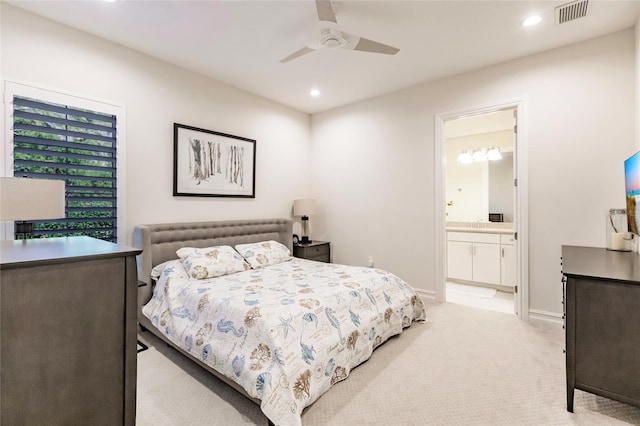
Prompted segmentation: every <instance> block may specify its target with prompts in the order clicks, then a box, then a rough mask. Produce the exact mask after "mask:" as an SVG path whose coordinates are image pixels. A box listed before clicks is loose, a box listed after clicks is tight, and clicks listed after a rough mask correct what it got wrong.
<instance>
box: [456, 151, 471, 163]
mask: <svg viewBox="0 0 640 426" xmlns="http://www.w3.org/2000/svg"><path fill="white" fill-rule="evenodd" d="M458 162H459V163H462V164H469V163H473V158H471V153H470V152H469V151H462V152H461V153H460V155H458Z"/></svg>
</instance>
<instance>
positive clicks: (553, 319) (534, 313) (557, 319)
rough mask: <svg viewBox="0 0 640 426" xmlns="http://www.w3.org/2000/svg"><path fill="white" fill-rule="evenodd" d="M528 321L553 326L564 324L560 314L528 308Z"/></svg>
mask: <svg viewBox="0 0 640 426" xmlns="http://www.w3.org/2000/svg"><path fill="white" fill-rule="evenodd" d="M529 323H531V324H538V325H547V326H553V327H562V326H563V325H564V321H563V320H562V314H557V313H555V312H548V311H541V310H539V309H529Z"/></svg>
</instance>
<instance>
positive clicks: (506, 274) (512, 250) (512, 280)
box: [500, 245, 518, 287]
mask: <svg viewBox="0 0 640 426" xmlns="http://www.w3.org/2000/svg"><path fill="white" fill-rule="evenodd" d="M516 269H517V268H516V246H510V245H503V246H502V259H500V283H501V284H502V285H506V286H510V287H514V286H515V285H516V284H517V282H518V274H517V271H516Z"/></svg>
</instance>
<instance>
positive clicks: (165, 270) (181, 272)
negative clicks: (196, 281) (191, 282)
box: [151, 259, 189, 280]
mask: <svg viewBox="0 0 640 426" xmlns="http://www.w3.org/2000/svg"><path fill="white" fill-rule="evenodd" d="M169 274H171V276H172V278H174V279H187V278H189V275H188V274H187V271H186V270H185V269H184V266H183V265H182V261H181V260H179V259H173V260H168V261H166V262H163V263H161V264H159V265H156V266H154V267H153V269H152V270H151V278H152V279H154V280H157V279H158V278H160V277H161V276H162V275H169Z"/></svg>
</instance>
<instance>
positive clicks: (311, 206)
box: [293, 198, 318, 216]
mask: <svg viewBox="0 0 640 426" xmlns="http://www.w3.org/2000/svg"><path fill="white" fill-rule="evenodd" d="M317 211H318V207H317V205H316V200H315V199H313V198H305V199H302V200H293V215H294V216H311V215H314V214H316V213H317Z"/></svg>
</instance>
